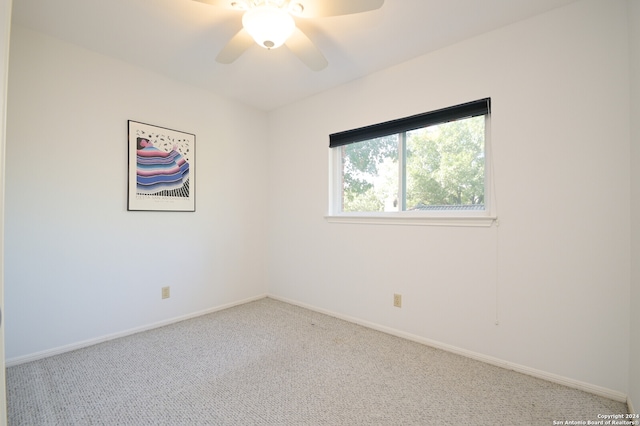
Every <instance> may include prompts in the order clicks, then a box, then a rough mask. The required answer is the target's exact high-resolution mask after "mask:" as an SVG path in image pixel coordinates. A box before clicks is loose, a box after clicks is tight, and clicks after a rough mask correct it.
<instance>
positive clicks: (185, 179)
mask: <svg viewBox="0 0 640 426" xmlns="http://www.w3.org/2000/svg"><path fill="white" fill-rule="evenodd" d="M195 144H196V136H195V135H193V134H191V133H184V132H179V131H177V130H171V129H167V128H164V127H158V126H153V125H150V124H144V123H140V122H137V121H132V120H129V197H128V203H127V209H128V210H141V211H181V212H193V211H195V210H196V202H195V173H194V165H195Z"/></svg>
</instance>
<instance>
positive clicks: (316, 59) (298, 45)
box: [284, 27, 329, 71]
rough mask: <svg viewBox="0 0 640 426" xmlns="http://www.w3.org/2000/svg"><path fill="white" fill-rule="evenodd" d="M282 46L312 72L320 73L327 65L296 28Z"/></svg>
mask: <svg viewBox="0 0 640 426" xmlns="http://www.w3.org/2000/svg"><path fill="white" fill-rule="evenodd" d="M284 44H285V45H286V46H287V47H288V48H289V49H290V50H291V51H292V52H293V53H294V54H295V55H296V56H297V57H298V59H300V60H301V61H302V62H303V63H304V64H305V65H306V66H308V67H309V68H311V69H312V70H313V71H320V70H321V69H324V68H325V67H326V66H327V65H329V63H328V62H327V60H326V59H325V57H324V55H323V54H322V52H320V51H319V50H318V48H317V47H316V45H315V44H313V42H312V41H311V40H310V39H309V37H307V35H306V34H305V33H303V32H302V30H300V28H297V27H296V29H295V30H294V31H293V34H291V37H289V39H288V40H287V41H285V43H284Z"/></svg>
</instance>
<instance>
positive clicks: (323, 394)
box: [7, 299, 627, 426]
mask: <svg viewBox="0 0 640 426" xmlns="http://www.w3.org/2000/svg"><path fill="white" fill-rule="evenodd" d="M7 392H8V412H9V425H12V426H15V425H29V426H35V425H497V424H505V425H552V424H553V421H554V420H555V421H563V422H564V421H565V420H569V421H572V420H573V421H585V422H586V421H588V420H592V421H594V420H598V414H620V413H624V412H626V410H627V407H626V405H625V404H622V403H619V402H616V401H611V400H608V399H605V398H601V397H598V396H594V395H591V394H588V393H585V392H582V391H578V390H575V389H570V388H567V387H563V386H560V385H556V384H553V383H549V382H546V381H543V380H539V379H535V378H532V377H529V376H526V375H523V374H519V373H515V372H513V371H508V370H504V369H501V368H498V367H495V366H491V365H487V364H484V363H481V362H478V361H474V360H471V359H468V358H465V357H461V356H458V355H453V354H451V353H447V352H444V351H441V350H437V349H433V348H430V347H427V346H424V345H421V344H418V343H415V342H410V341H407V340H404V339H401V338H398V337H394V336H390V335H387V334H384V333H380V332H377V331H373V330H370V329H367V328H364V327H361V326H358V325H354V324H351V323H348V322H345V321H342V320H338V319H335V318H332V317H328V316H325V315H322V314H319V313H316V312H312V311H309V310H306V309H302V308H299V307H296V306H292V305H289V304H286V303H282V302H278V301H275V300H273V299H262V300H259V301H256V302H252V303H248V304H245V305H242V306H237V307H234V308H231V309H227V310H224V311H220V312H216V313H213V314H209V315H205V316H202V317H198V318H195V319H191V320H187V321H183V322H180V323H177V324H173V325H170V326H167V327H162V328H159V329H155V330H152V331H148V332H144V333H140V334H136V335H133V336H128V337H124V338H121V339H117V340H113V341H109V342H106V343H101V344H98V345H95V346H92V347H89V348H85V349H81V350H77V351H74V352H69V353H65V354H62V355H57V356H54V357H50V358H46V359H42V360H39V361H35V362H31V363H28V364H22V365H18V366H15V367H11V368H9V369H8V370H7Z"/></svg>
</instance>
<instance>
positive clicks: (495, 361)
mask: <svg viewBox="0 0 640 426" xmlns="http://www.w3.org/2000/svg"><path fill="white" fill-rule="evenodd" d="M267 297H269V298H271V299H275V300H280V301H282V302H285V303H290V304H292V305H296V306H300V307H302V308H305V309H309V310H311V311H315V312H319V313H321V314H325V315H329V316H332V317H335V318H339V319H342V320H345V321H349V322H351V323H354V324H358V325H361V326H364V327H367V328H371V329H373V330H377V331H382V332H384V333H387V334H391V335H393V336H398V337H402V338H404V339H407V340H411V341H414V342H417V343H421V344H424V345H427V346H431V347H433V348H437V349H442V350H445V351H447V352H451V353H454V354H457V355H462V356H465V357H467V358H471V359H475V360H478V361H482V362H485V363H487V364H491V365H495V366H497V367H502V368H506V369H508V370H513V371H517V372H518V373H523V374H526V375H529V376H533V377H536V378H539V379H543V380H546V381H548V382H552V383H557V384H560V385H564V386H567V387H570V388H573V389H578V390H581V391H584V392H588V393H591V394H594V395H599V396H602V397H605V398H609V399H612V400H614V401H618V402H626V403H627V405H628V406H629V410H632V408H631V403H630V401H629V399H628V398H627V395H626V394H624V393H622V392H618V391H615V390H612V389H607V388H604V387H601V386H596V385H592V384H590V383H585V382H581V381H579V380H574V379H570V378H568V377H564V376H560V375H557V374H552V373H548V372H546V371H542V370H537V369H535V368H530V367H526V366H524V365H520V364H515V363H513V362H509V361H505V360H502V359H499V358H495V357H492V356H488V355H484V354H481V353H478V352H473V351H469V350H466V349H462V348H458V347H456V346H452V345H448V344H446V343H442V342H438V341H435V340H431V339H427V338H424V337H421V336H416V335H414V334H410V333H405V332H404V331H400V330H396V329H393V328H390V327H386V326H383V325H379V324H375V323H372V322H369V321H364V320H361V319H359V318H354V317H351V316H348V315H342V314H338V313H336V312H332V311H328V310H326V309H320V308H317V307H315V306H312V305H307V304H305V303H301V302H298V301H296V300H291V299H287V298H283V297H279V296H275V295H271V294H269V295H268V296H267ZM631 412H633V411H631Z"/></svg>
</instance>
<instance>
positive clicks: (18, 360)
mask: <svg viewBox="0 0 640 426" xmlns="http://www.w3.org/2000/svg"><path fill="white" fill-rule="evenodd" d="M265 297H267V295H266V294H262V295H260V296H255V297H250V298H248V299H243V300H238V301H236V302H231V303H227V304H224V305H220V306H214V307H213V308H209V309H205V310H202V311H198V312H193V313H191V314H187V315H182V316H179V317H175V318H169V319H167V320H163V321H158V322H156V323H153V324H147V325H143V326H141V327H136V328H131V329H129V330H125V331H121V332H118V333H113V334H108V335H106V336H102V337H97V338H95V339H89V340H84V341H82V342H77V343H72V344H69V345H64V346H59V347H57V348H53V349H47V350H45V351H41V352H36V353H33V354H29V355H23V356H19V357H15V358H10V359H7V360H6V361H5V367H13V366H15V365H20V364H24V363H26V362H31V361H36V360H39V359H42V358H47V357H50V356H54V355H59V354H62V353H65V352H71V351H75V350H77V349H82V348H86V347H88V346H93V345H96V344H98V343H102V342H106V341H108V340H113V339H118V338H120V337H125V336H130V335H132V334H136V333H140V332H142V331H147V330H152V329H154V328H159V327H164V326H166V325H170V324H174V323H177V322H180V321H184V320H188V319H191V318H196V317H199V316H201V315H206V314H210V313H213V312H217V311H222V310H224V309H228V308H232V307H234V306H238V305H243V304H245V303H249V302H253V301H255V300H259V299H264V298H265Z"/></svg>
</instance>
